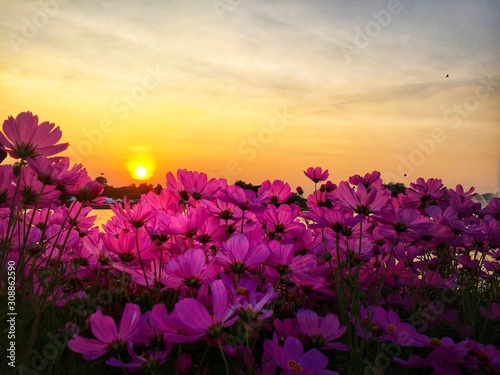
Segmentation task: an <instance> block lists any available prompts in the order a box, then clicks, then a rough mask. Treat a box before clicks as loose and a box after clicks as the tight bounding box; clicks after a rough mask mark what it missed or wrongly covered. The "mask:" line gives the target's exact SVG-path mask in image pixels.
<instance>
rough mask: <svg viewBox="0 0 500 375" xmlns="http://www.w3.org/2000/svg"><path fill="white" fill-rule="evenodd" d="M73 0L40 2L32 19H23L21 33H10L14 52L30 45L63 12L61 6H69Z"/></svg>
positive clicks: (9, 36)
mask: <svg viewBox="0 0 500 375" xmlns="http://www.w3.org/2000/svg"><path fill="white" fill-rule="evenodd" d="M70 1H71V0H42V1H38V2H37V5H38V10H37V11H36V12H35V13H33V14H32V15H31V17H21V27H20V33H15V32H13V33H9V34H8V35H7V37H8V38H9V42H10V46H11V47H12V49H13V50H14V52H16V53H17V52H19V51H20V50H21V46H25V45H27V44H28V41H29V39H32V38H34V37H35V36H36V35H38V33H39V32H40V30H41V29H42V28H44V27H45V26H47V25H48V24H49V21H50V19H51V18H54V17H56V16H57V15H58V14H59V11H60V10H61V8H60V6H59V4H68V3H69V2H70Z"/></svg>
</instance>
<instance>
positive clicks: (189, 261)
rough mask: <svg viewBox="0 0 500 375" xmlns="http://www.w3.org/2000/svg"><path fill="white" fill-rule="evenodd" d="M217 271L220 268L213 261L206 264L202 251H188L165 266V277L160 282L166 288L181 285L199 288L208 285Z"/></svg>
mask: <svg viewBox="0 0 500 375" xmlns="http://www.w3.org/2000/svg"><path fill="white" fill-rule="evenodd" d="M219 271H220V266H218V265H217V264H215V263H214V262H213V261H211V262H209V263H208V264H207V260H206V255H205V252H204V251H203V250H200V249H189V250H188V251H186V252H185V253H184V254H182V255H179V256H178V257H177V258H175V259H173V260H171V261H170V262H168V263H167V265H166V266H165V273H166V274H167V277H166V278H163V279H161V280H160V281H161V282H162V284H163V285H165V286H166V287H168V288H173V289H175V288H178V287H180V286H183V285H185V286H187V287H189V288H199V287H200V286H201V285H204V284H208V283H210V282H211V281H212V280H213V279H214V278H215V276H217V274H218V273H219Z"/></svg>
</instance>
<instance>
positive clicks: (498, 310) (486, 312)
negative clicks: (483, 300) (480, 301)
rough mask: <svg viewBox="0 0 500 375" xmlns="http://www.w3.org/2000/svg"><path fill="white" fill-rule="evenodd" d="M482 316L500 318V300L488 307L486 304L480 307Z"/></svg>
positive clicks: (493, 318)
mask: <svg viewBox="0 0 500 375" xmlns="http://www.w3.org/2000/svg"><path fill="white" fill-rule="evenodd" d="M479 312H480V313H481V315H482V316H484V317H485V318H486V319H489V320H500V301H497V302H493V303H492V304H491V305H490V307H489V308H488V309H487V308H486V307H484V306H481V307H480V308H479Z"/></svg>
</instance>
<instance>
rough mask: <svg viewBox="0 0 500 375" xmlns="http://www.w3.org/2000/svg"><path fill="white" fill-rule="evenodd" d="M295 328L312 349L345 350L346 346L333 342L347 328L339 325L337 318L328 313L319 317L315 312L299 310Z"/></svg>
mask: <svg viewBox="0 0 500 375" xmlns="http://www.w3.org/2000/svg"><path fill="white" fill-rule="evenodd" d="M297 326H298V330H299V332H300V334H302V335H304V336H305V337H307V338H308V341H310V342H311V344H312V346H313V347H314V348H317V349H322V350H327V349H337V350H346V349H347V346H346V345H344V344H341V343H338V342H333V340H335V339H338V338H339V337H340V336H342V335H343V334H344V332H345V331H346V330H347V327H345V326H341V325H340V321H339V318H338V317H337V316H336V315H335V314H332V313H329V314H327V315H326V316H325V317H321V316H318V314H316V312H315V311H312V310H304V309H300V310H299V311H298V312H297Z"/></svg>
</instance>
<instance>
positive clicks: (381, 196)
mask: <svg viewBox="0 0 500 375" xmlns="http://www.w3.org/2000/svg"><path fill="white" fill-rule="evenodd" d="M332 194H334V195H335V196H336V198H337V199H338V200H339V201H340V203H341V204H342V205H343V206H344V207H346V208H350V209H352V210H353V211H354V212H356V213H358V214H363V215H370V214H372V213H378V212H379V211H380V209H382V208H383V207H385V206H386V205H387V203H388V202H389V199H390V192H388V190H379V189H371V190H370V191H368V190H367V189H366V187H365V185H363V184H359V185H358V187H357V190H356V191H354V189H353V188H351V187H350V186H349V184H348V183H347V182H345V181H342V182H341V183H340V185H339V187H338V188H337V189H336V190H335V191H334V192H333V193H332Z"/></svg>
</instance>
